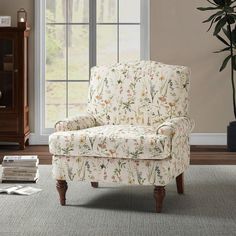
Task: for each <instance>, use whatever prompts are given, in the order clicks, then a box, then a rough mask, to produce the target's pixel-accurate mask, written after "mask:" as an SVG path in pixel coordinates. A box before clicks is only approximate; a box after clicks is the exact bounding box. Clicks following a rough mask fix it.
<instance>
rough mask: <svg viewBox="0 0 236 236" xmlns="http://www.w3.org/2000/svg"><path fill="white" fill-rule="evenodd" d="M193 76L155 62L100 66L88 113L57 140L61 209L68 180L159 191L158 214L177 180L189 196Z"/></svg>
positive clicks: (62, 124) (60, 126) (62, 128)
mask: <svg viewBox="0 0 236 236" xmlns="http://www.w3.org/2000/svg"><path fill="white" fill-rule="evenodd" d="M189 77H190V71H189V69H188V68H187V67H184V66H172V65H165V64H162V63H159V62H154V61H139V62H132V63H117V64H114V65H110V66H100V67H94V68H92V71H91V82H90V89H89V98H88V106H87V113H85V114H80V115H78V116H77V117H74V118H70V119H66V120H63V121H59V122H57V123H56V125H55V129H56V132H55V133H53V134H52V135H50V138H49V149H50V153H51V154H52V155H53V161H52V164H53V177H54V178H55V179H56V180H57V185H56V187H57V190H58V192H59V196H60V203H61V205H65V203H66V197H65V195H66V190H67V182H66V181H67V180H77V181H90V182H91V184H92V186H93V187H98V182H110V183H111V182H112V183H123V184H129V185H153V186H155V187H154V198H155V200H156V211H157V212H161V209H162V203H163V199H164V196H165V185H167V184H168V183H169V182H171V181H172V180H173V179H175V178H176V183H177V190H178V193H183V172H184V171H185V170H186V168H187V167H188V166H189V154H190V148H189V135H190V132H191V130H192V128H193V122H192V121H191V119H190V118H189Z"/></svg>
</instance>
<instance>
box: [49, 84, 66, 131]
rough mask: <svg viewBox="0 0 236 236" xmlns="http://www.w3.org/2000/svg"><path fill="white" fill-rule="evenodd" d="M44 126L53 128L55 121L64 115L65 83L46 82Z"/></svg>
mask: <svg viewBox="0 0 236 236" xmlns="http://www.w3.org/2000/svg"><path fill="white" fill-rule="evenodd" d="M45 106H46V109H45V126H46V128H53V127H54V125H55V123H56V122H57V121H59V120H60V119H63V118H65V117H66V83H63V82H46V88H45Z"/></svg>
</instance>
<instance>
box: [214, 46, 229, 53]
mask: <svg viewBox="0 0 236 236" xmlns="http://www.w3.org/2000/svg"><path fill="white" fill-rule="evenodd" d="M228 50H230V47H227V48H224V49H221V50H219V51H215V52H214V53H220V52H225V51H228Z"/></svg>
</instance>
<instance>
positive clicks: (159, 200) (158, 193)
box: [154, 186, 166, 213]
mask: <svg viewBox="0 0 236 236" xmlns="http://www.w3.org/2000/svg"><path fill="white" fill-rule="evenodd" d="M165 192H166V191H165V187H164V186H155V188H154V198H155V200H156V212H157V213H161V210H162V204H163V200H164V198H165Z"/></svg>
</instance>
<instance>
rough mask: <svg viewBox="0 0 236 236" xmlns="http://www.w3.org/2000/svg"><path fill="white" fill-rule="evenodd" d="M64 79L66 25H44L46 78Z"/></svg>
mask: <svg viewBox="0 0 236 236" xmlns="http://www.w3.org/2000/svg"><path fill="white" fill-rule="evenodd" d="M64 79H66V27H65V26H62V25H47V26H46V80H64Z"/></svg>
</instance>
